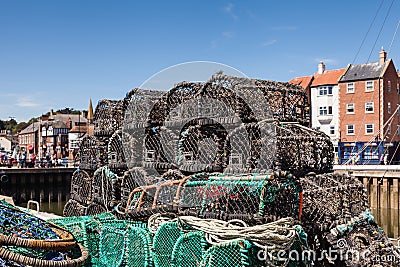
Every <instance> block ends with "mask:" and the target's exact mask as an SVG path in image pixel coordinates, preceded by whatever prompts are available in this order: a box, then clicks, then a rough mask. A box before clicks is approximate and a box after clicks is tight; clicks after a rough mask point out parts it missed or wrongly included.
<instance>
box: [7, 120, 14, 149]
mask: <svg viewBox="0 0 400 267" xmlns="http://www.w3.org/2000/svg"><path fill="white" fill-rule="evenodd" d="M8 118H9V119H10V123H11V120H13V119H15V117H13V116H8ZM10 132H11V149H14V145H13V143H14V135H13V131H12V129H11V130H10Z"/></svg>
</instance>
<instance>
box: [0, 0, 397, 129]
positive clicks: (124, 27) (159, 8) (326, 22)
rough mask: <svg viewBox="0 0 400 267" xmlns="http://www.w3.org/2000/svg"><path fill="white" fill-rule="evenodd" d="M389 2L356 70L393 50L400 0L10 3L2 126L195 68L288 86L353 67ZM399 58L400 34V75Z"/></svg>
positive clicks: (1, 16) (1, 52)
mask: <svg viewBox="0 0 400 267" xmlns="http://www.w3.org/2000/svg"><path fill="white" fill-rule="evenodd" d="M392 1H394V3H393V6H392V8H391V11H390V13H389V15H388V17H387V20H386V22H385V25H384V27H383V31H382V32H381V34H380V36H379V38H378V40H377V42H376V45H375V48H374V49H373V45H374V42H375V40H376V38H377V37H378V32H379V30H380V28H381V27H382V24H383V21H384V18H385V16H386V13H387V11H388V9H389V6H390V5H391V3H392ZM381 3H383V4H382V7H381V9H380V11H379V13H378V14H377V17H376V20H375V23H374V24H373V25H372V28H371V30H370V32H369V34H368V35H367V38H366V40H365V42H364V44H363V46H362V48H361V50H360V53H359V55H358V57H357V58H356V60H355V61H354V62H355V63H365V62H367V61H368V57H369V54H370V51H371V49H373V51H372V55H371V58H370V60H369V61H371V62H372V61H377V60H378V52H379V50H380V48H381V47H382V46H383V47H385V49H386V50H389V47H390V44H391V42H392V39H393V35H394V32H395V29H396V26H397V23H398V21H399V19H400V16H399V15H398V14H400V1H395V0H377V1H373V0H366V1H341V0H337V1H267V0H254V1H222V0H221V1H219V0H202V1H173V0H170V1H151V0H150V1H133V0H132V1H124V0H119V1H111V0H109V1H103V0H79V1H78V0H68V1H61V0H60V1H41V0H37V1H22V0H15V1H14V0H9V1H5V0H0V25H1V26H0V40H1V41H0V119H3V120H6V119H7V120H8V117H9V116H13V117H16V119H17V121H24V120H28V119H29V118H31V117H34V116H40V115H41V114H42V113H46V112H47V111H49V110H50V109H51V108H53V109H60V108H65V107H72V108H75V109H86V108H87V106H88V103H89V98H91V99H92V101H93V104H94V105H96V103H97V101H99V100H101V99H121V98H123V97H124V96H125V94H126V93H127V92H128V91H130V89H132V88H135V87H138V86H140V85H141V84H142V83H143V82H144V81H146V80H147V79H148V78H149V77H151V76H152V75H154V74H155V73H157V72H159V71H161V70H162V69H164V68H167V67H170V66H173V65H176V64H180V63H184V62H190V61H212V62H219V63H222V64H226V65H229V66H231V67H233V68H235V69H237V70H239V71H241V72H243V73H245V74H246V75H247V76H249V77H255V78H261V79H268V80H278V81H288V80H290V79H291V78H293V77H297V76H303V75H310V74H312V73H314V72H315V71H316V69H317V64H318V62H319V61H321V60H322V61H324V62H325V63H326V67H327V69H335V68H343V67H345V66H346V65H347V64H349V63H352V62H353V60H354V58H355V56H356V54H357V51H358V49H359V47H360V45H361V42H362V40H363V38H364V36H365V34H366V33H367V31H368V28H369V26H370V24H371V22H372V20H373V18H374V16H375V14H376V11H377V9H378V8H379V6H380V5H381ZM399 31H400V29H399ZM399 34H400V33H399ZM399 56H400V36H397V37H396V38H395V39H394V42H393V45H392V47H391V51H390V54H389V57H390V58H393V60H394V63H395V65H396V67H398V68H400V58H399Z"/></svg>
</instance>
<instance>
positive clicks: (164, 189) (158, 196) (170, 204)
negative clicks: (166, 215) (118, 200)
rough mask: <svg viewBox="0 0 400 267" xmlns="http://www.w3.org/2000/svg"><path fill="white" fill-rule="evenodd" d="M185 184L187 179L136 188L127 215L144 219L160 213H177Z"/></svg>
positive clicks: (129, 201)
mask: <svg viewBox="0 0 400 267" xmlns="http://www.w3.org/2000/svg"><path fill="white" fill-rule="evenodd" d="M185 182H186V178H183V179H180V180H165V181H163V182H160V183H158V184H154V185H150V186H145V187H139V188H136V189H135V190H133V191H132V192H131V194H130V196H129V199H128V206H127V209H126V213H128V214H129V215H130V216H131V217H135V216H137V217H142V216H149V215H151V214H155V213H158V212H171V211H177V209H178V200H179V194H180V192H181V189H182V187H183V185H184V184H185Z"/></svg>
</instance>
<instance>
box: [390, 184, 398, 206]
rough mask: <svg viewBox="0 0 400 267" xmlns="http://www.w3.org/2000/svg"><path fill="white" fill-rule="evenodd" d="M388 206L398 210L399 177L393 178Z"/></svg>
mask: <svg viewBox="0 0 400 267" xmlns="http://www.w3.org/2000/svg"><path fill="white" fill-rule="evenodd" d="M390 208H391V209H393V211H394V210H396V211H398V210H399V179H398V178H393V185H392V186H391V191H390Z"/></svg>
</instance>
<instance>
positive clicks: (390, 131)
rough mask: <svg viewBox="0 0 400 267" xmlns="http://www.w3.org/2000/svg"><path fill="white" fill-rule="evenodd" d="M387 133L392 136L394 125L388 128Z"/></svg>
mask: <svg viewBox="0 0 400 267" xmlns="http://www.w3.org/2000/svg"><path fill="white" fill-rule="evenodd" d="M387 133H388V134H391V133H392V125H389V126H388V129H387Z"/></svg>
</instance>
